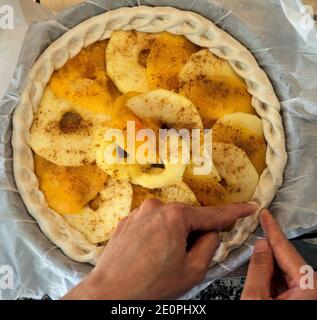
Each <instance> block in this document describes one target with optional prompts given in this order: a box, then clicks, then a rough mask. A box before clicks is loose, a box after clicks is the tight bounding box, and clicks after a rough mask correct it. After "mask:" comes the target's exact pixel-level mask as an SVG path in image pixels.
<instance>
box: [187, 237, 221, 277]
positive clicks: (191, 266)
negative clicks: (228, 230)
mask: <svg viewBox="0 0 317 320" xmlns="http://www.w3.org/2000/svg"><path fill="white" fill-rule="evenodd" d="M218 245H219V235H218V233H217V232H206V233H205V234H203V235H202V236H200V237H199V238H198V240H197V241H196V242H195V244H194V245H193V246H192V247H191V249H190V251H189V252H188V254H187V258H186V265H187V268H188V269H187V270H188V271H189V273H192V272H194V273H199V274H200V275H201V277H203V276H204V275H205V273H206V272H207V270H208V267H209V265H210V263H211V261H212V258H213V256H214V255H215V252H216V250H217V248H218Z"/></svg>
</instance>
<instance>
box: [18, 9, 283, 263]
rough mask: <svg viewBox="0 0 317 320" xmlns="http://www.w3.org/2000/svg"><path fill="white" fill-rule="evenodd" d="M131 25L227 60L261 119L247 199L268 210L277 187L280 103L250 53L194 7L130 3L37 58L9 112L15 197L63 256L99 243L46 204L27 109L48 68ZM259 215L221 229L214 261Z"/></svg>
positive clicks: (33, 105) (87, 255)
mask: <svg viewBox="0 0 317 320" xmlns="http://www.w3.org/2000/svg"><path fill="white" fill-rule="evenodd" d="M132 29H133V30H136V31H141V32H148V33H157V32H162V31H168V32H170V33H172V34H176V35H184V36H186V37H187V38H188V39H189V40H190V41H192V42H193V43H195V44H197V45H198V46H201V47H205V48H208V49H209V50H210V51H211V52H212V53H214V54H215V55H217V56H220V57H221V58H224V59H226V60H228V61H229V63H230V64H231V66H232V67H233V68H234V70H235V71H236V72H237V73H238V74H239V75H240V76H241V77H242V78H244V79H245V80H246V83H247V85H248V91H249V93H250V94H251V95H252V96H253V99H252V104H253V106H254V108H255V109H256V111H257V113H258V115H259V116H260V117H261V118H262V121H263V128H264V134H265V138H266V140H267V155H266V162H267V168H266V169H265V171H264V172H263V174H262V176H261V177H260V181H259V185H258V187H257V189H256V191H255V194H254V197H253V200H252V201H254V202H257V203H258V204H259V205H260V207H261V208H263V207H267V206H268V205H269V204H270V202H271V201H272V200H273V198H274V196H275V194H276V191H277V189H278V188H279V186H280V185H281V184H282V177H283V172H284V168H285V165H286V162H287V155H286V150H285V137H284V130H283V125H282V119H281V116H280V113H279V111H280V104H279V101H278V99H277V97H276V95H275V93H274V90H273V87H272V85H271V83H270V81H269V79H268V77H267V76H266V74H265V73H264V71H263V70H261V69H260V67H259V66H258V64H257V62H256V60H255V59H254V57H253V56H252V55H251V54H250V53H249V51H248V50H247V49H246V48H245V47H243V46H242V45H241V44H240V43H239V42H238V41H236V40H235V39H233V38H232V37H231V36H230V35H229V34H227V33H226V32H224V31H223V30H221V29H219V28H218V27H216V25H215V24H213V23H212V22H211V21H209V20H207V19H205V18H203V17H202V16H200V15H198V14H195V13H193V12H186V11H181V10H178V9H175V8H170V7H155V8H152V7H134V8H121V9H117V10H113V11H109V12H107V13H105V14H102V15H100V16H97V17H94V18H91V19H89V20H86V21H85V22H83V23H81V24H79V25H78V26H76V27H75V28H73V29H72V30H70V31H68V32H67V33H65V34H64V35H63V36H62V37H60V38H59V39H58V40H56V41H55V42H54V43H53V44H52V45H51V46H50V47H49V48H48V49H47V50H46V51H45V52H44V53H43V54H42V55H41V56H40V58H39V59H38V60H37V62H36V63H35V64H34V66H33V68H32V70H31V72H30V73H29V76H28V80H27V84H26V86H25V88H24V91H23V94H22V97H21V102H20V104H19V106H18V107H17V108H16V110H15V113H14V116H13V136H12V145H13V153H14V161H13V166H14V175H15V181H16V183H17V187H18V189H19V192H20V195H21V197H22V199H23V201H24V203H25V205H26V207H27V208H28V211H29V212H30V214H31V215H32V216H33V217H34V219H35V220H36V221H37V222H38V224H39V226H40V228H41V229H42V231H43V232H44V234H46V236H47V237H48V238H49V239H50V240H51V241H52V242H53V243H55V244H56V245H57V246H59V247H60V248H61V249H62V250H63V251H64V253H65V254H66V255H68V256H69V257H71V258H72V259H74V260H76V261H79V262H88V263H91V264H95V263H96V262H97V260H98V258H99V256H100V254H101V252H102V250H103V248H104V247H98V246H95V245H92V244H90V243H89V242H88V241H87V240H86V239H85V238H84V236H83V235H82V234H81V233H80V232H78V231H76V230H74V229H73V228H71V227H70V226H69V225H68V224H67V222H66V221H65V220H64V219H63V218H62V217H61V216H60V215H59V214H58V213H56V212H54V211H53V210H51V209H50V208H49V207H48V205H47V203H46V200H45V198H44V195H43V193H42V192H41V191H40V190H39V184H38V180H37V177H36V175H35V173H34V163H33V154H32V151H31V149H30V148H29V146H28V141H29V134H30V133H29V130H30V128H31V126H32V123H33V114H34V113H35V112H36V111H37V109H38V107H39V104H40V101H41V98H42V96H43V92H44V89H45V88H46V86H47V84H48V82H49V80H50V78H51V76H52V74H53V72H54V71H55V70H57V69H60V68H61V67H62V66H63V65H64V64H65V63H66V62H67V61H68V60H70V59H71V58H73V57H75V56H76V55H77V54H78V53H79V52H80V51H81V50H82V49H83V48H85V47H87V46H89V45H91V44H93V43H95V42H97V41H100V40H105V39H109V38H110V37H111V34H112V31H113V30H132ZM259 212H260V210H259V211H258V213H257V214H256V215H254V216H252V217H248V218H245V219H241V220H239V221H237V223H236V224H235V226H234V228H233V229H232V230H231V231H230V232H228V233H223V234H222V239H223V241H222V243H221V245H220V247H219V249H218V251H217V253H216V256H215V257H214V260H213V263H219V262H221V261H223V260H224V259H225V258H226V257H227V256H228V254H229V253H230V252H231V251H232V250H234V249H236V248H238V247H239V246H241V245H242V244H243V242H245V240H246V239H247V238H248V236H249V235H250V234H251V233H252V232H253V231H254V230H255V229H256V227H257V225H258V223H259Z"/></svg>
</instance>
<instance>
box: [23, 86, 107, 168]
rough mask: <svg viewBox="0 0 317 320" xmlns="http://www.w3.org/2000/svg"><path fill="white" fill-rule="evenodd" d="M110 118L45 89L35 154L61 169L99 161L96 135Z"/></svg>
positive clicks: (35, 131) (33, 138)
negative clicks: (71, 102)
mask: <svg viewBox="0 0 317 320" xmlns="http://www.w3.org/2000/svg"><path fill="white" fill-rule="evenodd" d="M109 121H110V117H109V116H108V115H106V114H103V113H93V112H88V111H87V110H85V109H82V108H80V107H78V106H75V105H72V104H70V103H68V102H67V101H65V100H63V99H59V98H58V97H56V95H54V94H53V92H52V90H51V89H49V88H46V89H45V92H44V95H43V98H42V101H41V103H40V106H39V108H38V110H37V112H36V114H35V115H34V121H33V124H32V127H31V130H30V138H29V145H30V147H31V148H32V149H33V151H34V152H35V153H37V154H38V155H40V156H41V157H43V158H45V159H47V160H49V161H51V162H53V163H55V164H56V165H59V166H82V165H84V164H89V163H92V162H94V161H95V159H96V155H95V147H96V146H95V142H94V141H95V135H96V134H97V132H98V131H99V130H100V129H101V128H104V127H105V126H107V124H108V123H109Z"/></svg>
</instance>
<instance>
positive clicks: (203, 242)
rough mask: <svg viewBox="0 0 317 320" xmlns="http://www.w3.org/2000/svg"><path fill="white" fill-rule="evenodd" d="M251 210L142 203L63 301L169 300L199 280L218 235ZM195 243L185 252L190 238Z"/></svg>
mask: <svg viewBox="0 0 317 320" xmlns="http://www.w3.org/2000/svg"><path fill="white" fill-rule="evenodd" d="M255 211H256V207H255V206H254V205H251V204H236V205H228V206H219V207H205V208H203V207H191V206H187V205H184V204H178V203H175V204H167V205H164V204H163V203H162V202H161V201H159V200H155V199H149V200H146V201H145V202H144V203H143V204H142V205H141V207H140V208H138V209H136V210H134V211H133V212H132V213H131V215H130V216H129V217H127V218H126V219H124V220H123V221H121V223H120V224H119V226H118V228H117V229H116V231H115V232H114V234H113V236H112V238H111V240H110V241H109V243H108V244H107V247H106V248H105V250H104V252H103V255H102V256H101V258H100V260H99V262H98V264H97V266H96V267H95V268H94V270H93V271H92V272H91V273H90V274H89V275H88V276H87V278H86V279H84V281H83V282H82V283H81V284H79V285H78V286H77V287H76V288H74V289H73V290H72V291H71V292H70V293H69V294H67V295H66V296H65V297H64V299H139V300H142V299H170V298H176V297H178V296H180V295H181V294H182V293H185V292H186V291H188V290H189V289H191V288H192V287H194V286H195V285H196V284H198V283H199V282H200V281H201V280H202V279H203V278H204V276H205V274H206V272H207V270H208V267H209V265H210V262H211V260H212V257H213V255H214V253H215V251H216V249H217V247H218V243H219V238H218V232H219V231H220V230H222V229H224V228H226V227H228V226H230V225H232V224H233V223H234V222H235V220H237V219H239V218H242V217H246V216H249V215H251V214H254V213H255ZM195 231H199V232H203V233H200V237H199V238H198V239H197V240H196V242H195V243H194V244H193V245H192V246H191V247H190V248H187V239H188V236H189V234H191V233H192V232H195Z"/></svg>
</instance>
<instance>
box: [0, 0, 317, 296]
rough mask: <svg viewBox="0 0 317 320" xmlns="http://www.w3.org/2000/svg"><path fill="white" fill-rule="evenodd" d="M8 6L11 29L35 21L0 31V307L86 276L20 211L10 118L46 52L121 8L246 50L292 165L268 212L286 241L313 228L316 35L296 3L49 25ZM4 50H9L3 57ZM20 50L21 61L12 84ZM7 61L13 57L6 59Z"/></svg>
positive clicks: (233, 262) (71, 15) (225, 2)
mask: <svg viewBox="0 0 317 320" xmlns="http://www.w3.org/2000/svg"><path fill="white" fill-rule="evenodd" d="M2 2H3V1H2V0H0V4H1V3H2ZM4 2H5V1H4ZM13 2H14V5H17V6H19V7H18V8H17V9H16V12H15V19H16V23H17V26H18V25H20V24H21V25H23V26H24V28H25V21H26V22H27V24H29V23H30V21H32V20H34V18H36V19H37V23H33V24H31V25H30V27H29V28H28V30H27V33H26V34H25V36H24V35H23V36H22V34H23V30H25V29H23V30H22V29H21V30H22V31H21V32H22V33H21V35H20V37H19V36H17V37H15V36H10V35H9V34H8V33H7V31H4V30H0V68H1V69H0V75H1V80H0V81H1V82H0V83H1V86H0V88H2V89H3V88H4V87H6V84H5V83H7V82H9V81H10V80H11V82H10V87H9V88H8V90H7V91H6V94H5V95H4V97H3V99H2V101H1V102H0V243H1V245H0V280H1V277H2V276H3V275H4V274H6V275H8V270H9V271H10V270H11V271H12V275H13V283H11V282H10V283H9V284H8V283H7V284H8V286H9V287H10V288H4V287H3V285H2V287H0V294H1V296H2V297H3V298H5V299H16V298H18V297H32V298H41V297H42V296H43V295H44V294H48V295H49V296H50V297H52V298H53V299H58V298H60V297H61V296H62V295H63V294H65V293H66V292H67V291H68V290H69V289H70V288H71V287H72V286H74V285H76V284H77V283H78V281H80V279H81V278H82V277H83V276H84V275H85V274H87V273H88V272H89V271H90V270H91V266H89V265H85V264H80V263H76V262H74V261H72V260H71V259H69V258H67V257H66V256H65V255H64V254H63V253H62V252H61V251H60V250H59V249H58V248H57V247H56V246H54V245H53V244H52V243H51V242H50V241H49V240H48V239H47V238H46V237H45V236H44V235H43V234H42V233H41V231H40V229H39V228H38V226H37V224H36V222H35V221H34V220H33V219H32V218H31V216H30V215H29V214H28V212H27V210H26V209H25V207H24V205H23V202H22V200H21V198H20V196H19V194H18V192H17V189H16V186H15V183H14V179H13V172H12V148H11V117H12V113H13V111H14V108H15V107H16V106H17V104H18V103H19V97H20V94H21V92H22V90H23V86H24V81H25V78H26V76H27V73H28V71H29V70H30V68H31V66H32V65H33V63H34V61H35V60H36V59H37V58H38V56H39V55H40V54H41V53H42V52H43V50H44V49H45V48H47V47H48V46H49V45H50V44H51V43H52V42H53V41H54V40H55V39H57V38H58V37H59V36H61V35H62V34H63V33H64V32H66V31H67V30H68V29H69V28H72V27H73V26H75V25H77V24H78V23H80V22H81V21H84V20H86V19H87V18H90V17H92V16H95V15H98V14H101V13H103V12H105V11H107V10H110V9H115V8H119V7H122V6H135V5H140V4H142V5H150V6H154V5H155V6H174V7H176V8H180V9H184V10H192V11H195V12H197V13H199V14H201V15H203V16H205V17H206V18H208V19H210V20H212V21H214V22H215V23H216V24H217V25H218V26H219V27H221V28H223V29H224V30H226V31H227V32H229V33H230V34H231V35H232V36H234V37H235V38H236V39H237V40H239V41H240V42H241V43H242V44H244V45H245V46H246V47H247V48H249V50H250V51H251V52H252V53H253V54H254V56H255V57H256V58H257V60H258V62H259V65H260V66H261V67H262V68H263V69H264V70H265V71H266V73H267V74H268V76H269V77H270V79H271V81H272V83H273V85H274V88H275V91H276V93H277V95H278V97H279V99H280V101H281V104H282V115H283V120H284V126H285V130H286V140H287V150H288V156H289V163H288V166H287V168H286V171H285V181H284V184H283V186H282V188H281V189H280V190H279V192H278V194H277V196H276V198H275V200H274V202H273V204H272V206H271V210H272V211H273V212H274V213H275V214H276V216H277V218H278V219H279V221H280V223H281V225H282V226H283V229H284V230H285V232H286V233H287V235H288V236H289V237H295V236H298V235H301V234H303V233H306V232H308V231H310V230H314V229H317V197H316V192H317V166H316V164H317V90H316V89H317V76H316V75H317V36H316V34H317V32H316V26H315V23H314V21H313V20H312V18H311V16H310V10H309V8H306V7H304V6H303V4H302V3H301V2H300V1H299V0H266V1H263V0H239V1H238V0H237V1H232V0H195V1H182V0H160V1H134V0H129V1H128V0H115V1H108V0H94V1H92V0H91V1H87V2H86V3H82V4H79V5H77V6H74V7H71V8H68V9H66V10H65V11H63V12H62V13H60V14H59V15H58V16H57V17H56V18H55V19H52V18H51V19H50V20H47V19H49V16H48V13H47V12H46V11H45V10H40V9H39V8H38V7H37V11H36V17H34V14H35V11H34V9H33V7H32V6H34V4H31V2H32V1H30V0H20V1H18V0H14V1H10V3H13ZM22 3H23V5H22V6H21V4H22ZM22 7H24V9H22ZM26 8H28V9H30V8H32V9H31V10H26ZM13 37H14V38H15V39H12V38H13ZM23 39H24V42H23V44H22V41H23ZM9 46H10V48H11V49H10V51H8V50H6V48H8V47H9ZM19 48H22V49H21V52H20V57H19V62H18V64H17V66H16V69H15V72H14V75H13V76H12V75H11V74H12V70H13V69H14V66H15V64H16V57H17V55H18V52H19ZM8 52H9V53H10V52H12V53H13V52H15V53H16V56H14V55H12V56H11V58H10V54H8ZM0 93H1V91H0ZM259 236H261V230H260V229H258V230H257V232H256V233H255V234H254V235H251V236H250V238H249V240H248V241H247V242H246V244H245V245H243V246H242V247H241V248H240V249H238V250H236V251H234V252H233V253H231V255H230V256H229V258H228V259H227V260H226V261H225V262H224V263H222V264H221V265H218V266H215V267H213V268H211V269H210V271H209V272H208V274H207V276H206V279H205V280H204V281H203V282H202V283H201V285H200V286H198V287H196V288H194V289H193V290H191V291H190V292H189V293H188V294H186V295H184V296H183V297H182V298H186V299H187V298H190V297H192V296H194V295H195V294H196V293H197V292H199V291H200V290H202V289H203V288H205V287H206V286H207V285H208V284H210V283H211V282H212V281H213V280H215V279H217V278H220V277H224V276H225V275H226V274H228V273H230V272H231V271H233V270H235V269H236V268H238V267H239V266H241V265H242V264H243V263H245V262H246V261H247V260H248V259H249V257H250V255H251V253H252V245H253V243H254V241H255V239H257V238H258V237H259ZM10 268H11V269H10ZM1 272H2V273H1ZM6 272H7V273H6ZM128 276H129V275H128V274H127V277H128ZM1 283H2V282H1V281H0V286H1Z"/></svg>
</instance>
